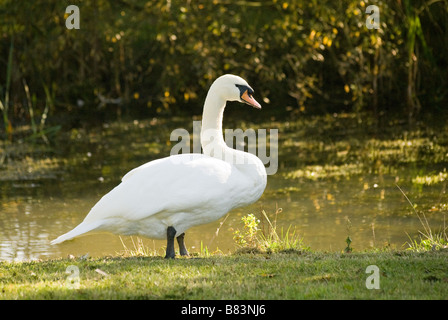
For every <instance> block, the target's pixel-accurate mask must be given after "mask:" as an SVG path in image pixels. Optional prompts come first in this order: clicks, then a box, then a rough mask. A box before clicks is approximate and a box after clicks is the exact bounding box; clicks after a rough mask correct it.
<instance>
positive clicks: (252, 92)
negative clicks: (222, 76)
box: [235, 84, 254, 98]
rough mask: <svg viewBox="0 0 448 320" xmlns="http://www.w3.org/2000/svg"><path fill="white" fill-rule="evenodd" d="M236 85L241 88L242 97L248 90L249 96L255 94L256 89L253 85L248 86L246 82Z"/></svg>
mask: <svg viewBox="0 0 448 320" xmlns="http://www.w3.org/2000/svg"><path fill="white" fill-rule="evenodd" d="M235 86H236V87H237V88H238V89H240V98H241V97H242V96H243V95H244V94H245V93H246V92H247V94H248V95H249V96H252V95H253V94H254V90H252V88H251V87H249V86H246V85H244V84H235Z"/></svg>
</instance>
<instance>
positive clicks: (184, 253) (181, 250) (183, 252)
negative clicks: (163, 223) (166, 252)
mask: <svg viewBox="0 0 448 320" xmlns="http://www.w3.org/2000/svg"><path fill="white" fill-rule="evenodd" d="M184 237H185V233H182V234H181V235H180V236H178V237H177V243H178V244H179V253H180V255H181V256H189V255H190V254H189V253H188V250H187V248H186V247H185V242H184Z"/></svg>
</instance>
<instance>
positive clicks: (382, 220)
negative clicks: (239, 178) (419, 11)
mask: <svg viewBox="0 0 448 320" xmlns="http://www.w3.org/2000/svg"><path fill="white" fill-rule="evenodd" d="M254 125H255V124H248V123H244V122H240V123H236V124H228V123H227V124H226V122H225V124H224V126H225V127H233V128H242V129H243V130H246V129H247V128H249V127H253V126H254ZM256 125H257V127H258V128H265V129H274V128H275V129H278V130H279V131H278V132H279V141H278V146H279V147H278V151H279V155H278V164H279V168H278V171H277V172H276V173H275V174H273V175H269V176H268V184H267V188H266V191H265V193H264V195H263V196H262V198H261V199H260V200H259V201H258V202H257V203H255V204H253V205H251V206H249V207H244V208H239V209H236V210H233V211H232V212H230V214H229V216H228V217H227V218H226V219H221V220H220V221H216V222H214V223H210V224H207V225H203V226H199V227H195V228H192V229H190V230H189V231H188V232H187V236H186V244H187V247H188V248H189V250H190V251H192V252H195V251H196V252H197V251H199V250H200V247H201V244H202V245H203V246H207V247H208V248H209V250H210V251H214V250H215V249H216V248H219V249H220V250H221V251H223V252H225V253H227V252H229V251H234V250H235V248H236V246H235V241H234V240H233V232H234V230H235V229H242V228H243V226H242V222H241V217H242V216H244V215H247V214H249V213H254V214H255V215H258V216H260V213H261V210H265V211H266V212H267V213H268V214H269V215H271V217H272V214H273V213H274V212H275V210H276V208H277V207H279V208H282V212H281V213H279V214H278V216H277V225H278V227H279V229H280V228H281V227H283V228H284V229H285V230H286V229H287V228H288V227H289V226H292V229H294V230H295V231H296V234H299V235H300V237H301V238H302V239H303V242H304V244H306V245H307V246H309V247H310V248H311V249H312V250H322V251H342V250H344V248H345V247H346V243H345V239H346V238H347V237H348V236H350V238H351V239H352V244H351V247H352V248H353V250H355V251H356V250H364V249H368V248H372V247H375V248H384V247H385V246H387V247H393V248H398V249H399V248H403V247H406V245H405V244H406V242H407V241H409V239H410V238H412V239H415V238H416V237H417V236H418V234H419V231H420V230H422V231H423V230H424V228H423V226H422V223H421V221H420V220H419V217H418V216H417V214H416V213H419V215H420V218H422V217H423V215H424V216H425V218H426V219H427V220H428V223H429V224H430V226H431V227H432V228H433V230H434V231H438V230H440V229H441V228H443V227H444V224H445V218H446V213H447V212H448V196H447V195H446V180H447V178H448V177H447V172H446V168H447V167H448V138H447V137H448V131H447V129H446V128H437V129H418V130H414V131H406V130H402V129H399V128H398V129H397V126H396V125H391V126H390V129H389V131H388V130H382V132H381V134H379V133H377V132H373V133H372V132H369V129H366V128H365V127H364V126H362V125H359V124H357V122H356V121H355V119H354V118H353V117H352V116H351V115H334V116H326V117H315V118H311V119H302V120H295V121H290V122H284V121H283V122H279V121H275V120H272V121H270V122H266V121H265V122H263V123H259V124H256ZM175 128H185V129H187V130H188V131H189V132H192V120H191V119H188V120H182V119H169V121H168V119H165V120H161V119H155V118H154V119H148V120H139V121H130V122H114V123H108V124H103V126H102V127H98V128H93V129H89V130H86V129H77V130H72V131H71V132H68V133H63V134H61V137H60V138H58V141H57V142H56V143H55V145H53V146H52V147H51V148H50V147H46V146H44V147H42V148H41V149H40V151H36V150H34V151H33V153H30V151H29V150H28V149H27V150H28V151H21V152H22V153H21V156H20V157H16V158H14V157H12V156H10V157H9V158H8V159H7V161H6V162H5V164H4V165H3V167H2V168H1V169H0V260H25V259H26V260H28V259H47V258H58V257H67V256H68V255H74V256H82V255H85V254H88V255H89V256H91V257H96V256H104V255H116V254H120V253H122V252H123V250H124V247H123V243H122V242H124V243H125V245H126V246H127V247H129V248H133V241H134V242H136V241H137V239H136V238H135V237H133V238H131V237H121V238H120V237H119V236H117V235H112V234H108V233H101V234H92V235H86V236H83V237H80V238H77V239H75V240H73V241H68V242H66V243H63V244H60V245H56V246H51V245H50V241H51V240H52V239H54V238H56V237H57V236H59V235H61V234H63V233H65V232H67V231H69V230H71V229H72V228H73V227H75V226H76V225H78V224H79V223H80V222H81V221H82V220H83V219H84V217H85V215H86V214H87V213H88V212H89V210H90V208H91V207H92V206H93V205H94V204H95V203H96V202H97V201H98V200H99V199H100V198H101V197H102V196H103V195H104V194H105V193H107V192H108V191H110V190H111V189H112V188H113V187H114V186H116V185H117V184H118V183H119V182H120V179H121V177H122V176H123V175H124V174H125V173H126V172H128V171H129V170H130V169H132V168H134V167H136V166H138V165H140V164H143V163H145V162H147V161H150V160H153V159H157V158H160V157H164V156H167V155H169V153H170V150H171V148H172V147H173V145H174V144H175V142H172V141H170V140H169V139H170V133H171V132H172V130H174V129H175ZM392 128H393V129H392ZM9 148H11V147H9ZM19 149H20V148H19ZM37 149H39V148H37ZM10 150H12V149H10ZM9 152H10V153H11V154H12V152H11V151H9ZM18 153H20V152H18ZM397 185H398V186H400V187H401V189H402V190H403V191H404V192H405V193H406V195H407V196H408V198H409V200H410V201H411V202H412V203H413V205H414V208H413V207H412V205H411V204H410V203H409V202H408V200H407V199H406V198H405V196H404V195H403V193H402V192H401V191H400V189H399V188H398V187H397ZM222 222H223V223H222ZM221 223H222V225H221ZM218 228H219V233H216V231H217V229H218ZM292 229H291V230H292ZM142 240H143V243H144V245H145V246H147V247H149V248H151V249H156V250H159V252H160V254H163V251H160V249H161V248H162V249H163V247H164V246H165V245H166V243H165V241H154V240H150V239H142Z"/></svg>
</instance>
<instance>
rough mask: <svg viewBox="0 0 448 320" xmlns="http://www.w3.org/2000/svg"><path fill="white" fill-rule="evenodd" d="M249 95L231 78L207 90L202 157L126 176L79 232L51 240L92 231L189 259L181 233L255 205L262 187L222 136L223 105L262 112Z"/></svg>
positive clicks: (257, 168) (261, 172) (251, 165)
mask: <svg viewBox="0 0 448 320" xmlns="http://www.w3.org/2000/svg"><path fill="white" fill-rule="evenodd" d="M253 92H254V91H253V89H252V88H251V87H250V86H249V85H248V84H247V82H246V81H245V80H244V79H242V78H240V77H238V76H235V75H230V74H227V75H223V76H221V77H219V78H218V79H216V80H215V81H214V82H213V84H212V85H211V87H210V89H209V91H208V94H207V97H206V99H205V103H204V110H203V115H202V129H201V145H202V148H203V152H204V154H179V155H172V156H169V157H166V158H162V159H158V160H154V161H151V162H148V163H146V164H143V165H141V166H139V167H137V168H135V169H133V170H131V171H129V172H128V173H127V174H126V175H125V176H124V177H123V178H122V182H121V183H120V184H119V185H118V186H117V187H115V188H114V189H112V190H111V191H110V192H109V193H107V194H106V195H105V196H103V197H102V198H101V199H100V200H99V201H98V202H97V203H96V204H95V206H94V207H93V208H92V209H91V210H90V212H89V213H88V215H87V216H86V217H85V219H84V221H82V222H81V223H80V224H79V225H78V226H77V227H75V228H74V229H73V230H71V231H69V232H67V233H66V234H63V235H61V236H60V237H58V238H57V239H55V240H53V241H52V242H51V244H57V243H61V242H63V241H65V240H69V239H72V238H74V237H77V236H79V235H82V234H84V233H87V232H91V231H108V232H112V233H115V234H122V235H141V236H145V237H148V238H153V239H167V247H166V256H165V258H174V256H175V252H174V238H175V237H176V238H177V241H178V244H179V253H180V254H181V255H188V251H187V249H186V247H185V243H184V236H185V231H186V230H187V229H189V228H191V227H193V226H197V225H201V224H205V223H209V222H212V221H215V220H217V219H219V218H221V217H223V216H224V215H225V214H226V213H227V212H229V211H230V210H232V209H234V208H237V207H241V206H245V205H248V204H251V203H254V202H255V201H257V200H258V199H259V198H260V197H261V195H262V194H263V191H264V189H265V187H266V170H265V167H264V165H263V163H262V162H261V160H260V159H259V158H258V157H256V156H255V155H253V154H250V153H247V152H243V151H239V150H235V149H232V148H229V147H228V146H227V145H226V143H225V141H224V138H223V135H222V119H223V113H224V108H225V106H226V101H239V102H244V103H247V104H248V105H250V106H252V107H255V108H257V109H260V108H261V106H260V104H259V103H258V102H257V101H256V100H255V99H254V98H253Z"/></svg>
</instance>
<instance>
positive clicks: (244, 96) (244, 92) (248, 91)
mask: <svg viewBox="0 0 448 320" xmlns="http://www.w3.org/2000/svg"><path fill="white" fill-rule="evenodd" d="M236 86H237V87H238V89H240V98H241V100H242V101H243V102H245V103H247V104H248V105H250V106H252V107H254V108H256V109H261V105H260V104H259V103H258V102H257V100H255V99H254V97H253V94H254V90H252V88H251V87H248V86H244V85H238V84H237V85H236Z"/></svg>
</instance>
